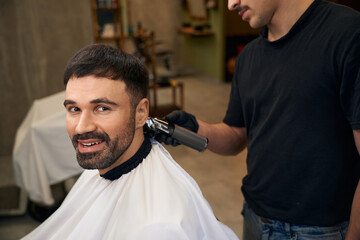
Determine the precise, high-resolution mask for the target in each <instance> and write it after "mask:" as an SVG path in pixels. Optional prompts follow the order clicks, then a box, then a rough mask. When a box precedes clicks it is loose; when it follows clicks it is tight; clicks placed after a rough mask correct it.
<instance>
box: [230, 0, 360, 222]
mask: <svg viewBox="0 0 360 240" xmlns="http://www.w3.org/2000/svg"><path fill="white" fill-rule="evenodd" d="M266 35H267V28H266V27H265V28H264V29H263V31H262V32H261V34H260V36H259V37H258V38H257V39H255V40H254V41H252V42H251V43H249V44H248V45H247V46H246V47H245V48H244V50H243V51H242V52H241V54H240V55H239V57H238V59H237V63H236V73H235V76H234V80H233V85H232V90H231V96H230V101H229V105H228V110H227V113H226V116H225V118H224V122H225V123H226V124H228V125H230V126H237V127H246V129H247V134H248V146H247V148H248V156H247V167H248V175H247V176H246V177H245V178H244V179H243V187H242V191H243V194H244V197H245V200H246V201H247V203H248V204H249V206H250V207H251V208H252V209H253V210H254V211H255V212H256V213H257V214H258V215H260V216H263V217H267V218H272V219H277V220H281V221H285V222H289V223H293V224H304V225H317V226H328V225H333V224H336V223H340V222H343V221H346V220H348V219H349V216H350V210H351V203H352V198H353V194H354V192H355V188H356V186H357V183H358V179H359V175H360V170H359V169H360V168H359V167H360V158H359V155H358V153H357V150H356V147H355V143H354V138H353V133H352V129H360V72H359V65H360V14H359V12H356V11H354V10H352V9H350V8H347V7H344V6H340V5H336V4H333V3H328V2H325V1H322V0H315V2H313V3H312V5H311V6H310V7H309V8H308V9H307V11H306V12H305V13H304V14H303V15H302V16H301V18H300V19H299V20H298V21H297V23H296V24H295V25H294V26H293V27H292V28H291V30H290V31H289V33H288V34H287V35H285V36H284V37H282V38H281V39H279V40H277V41H274V42H269V41H267V36H266Z"/></svg>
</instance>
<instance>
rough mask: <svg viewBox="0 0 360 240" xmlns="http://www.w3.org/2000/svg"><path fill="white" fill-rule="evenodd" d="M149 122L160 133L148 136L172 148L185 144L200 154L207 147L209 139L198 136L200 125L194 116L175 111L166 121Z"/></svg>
mask: <svg viewBox="0 0 360 240" xmlns="http://www.w3.org/2000/svg"><path fill="white" fill-rule="evenodd" d="M149 121H150V122H149V123H150V124H151V125H152V127H150V128H154V127H155V128H156V129H157V130H160V131H150V132H149V134H148V136H149V137H154V138H155V139H156V140H157V141H158V142H163V143H165V144H166V145H172V146H178V145H179V144H183V145H186V146H188V147H191V148H193V149H196V150H198V151H200V152H202V151H205V149H206V147H207V143H208V141H207V139H206V138H204V137H201V136H199V135H197V134H196V133H197V131H198V129H199V125H198V123H197V121H196V118H195V116H193V115H192V114H189V113H186V112H184V111H173V112H171V113H170V114H168V115H167V116H166V117H165V118H164V120H161V119H157V118H154V119H151V120H149ZM154 125H155V126H154ZM154 132H155V133H154ZM154 134H155V135H154Z"/></svg>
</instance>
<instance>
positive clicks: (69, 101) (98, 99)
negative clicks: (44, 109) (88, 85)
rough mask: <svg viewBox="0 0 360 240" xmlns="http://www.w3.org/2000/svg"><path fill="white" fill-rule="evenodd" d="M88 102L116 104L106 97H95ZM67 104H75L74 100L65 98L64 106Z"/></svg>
mask: <svg viewBox="0 0 360 240" xmlns="http://www.w3.org/2000/svg"><path fill="white" fill-rule="evenodd" d="M90 103H91V104H99V103H106V104H109V105H113V106H118V104H117V103H115V102H113V101H110V100H109V99H107V98H97V99H94V100H91V101H90ZM69 104H76V102H75V101H73V100H68V99H66V100H65V101H64V106H65V107H66V106H67V105H69Z"/></svg>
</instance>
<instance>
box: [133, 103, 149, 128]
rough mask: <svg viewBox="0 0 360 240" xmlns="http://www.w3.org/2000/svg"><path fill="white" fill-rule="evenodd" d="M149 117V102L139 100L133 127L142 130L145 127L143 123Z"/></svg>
mask: <svg viewBox="0 0 360 240" xmlns="http://www.w3.org/2000/svg"><path fill="white" fill-rule="evenodd" d="M148 116H149V100H148V99H147V98H143V99H141V100H140V102H139V104H138V105H137V107H136V113H135V120H136V123H135V126H136V128H140V127H141V128H142V127H143V126H144V125H145V122H146V120H147V118H148Z"/></svg>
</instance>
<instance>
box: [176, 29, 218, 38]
mask: <svg viewBox="0 0 360 240" xmlns="http://www.w3.org/2000/svg"><path fill="white" fill-rule="evenodd" d="M178 31H179V33H182V34H185V35H189V36H192V37H209V36H212V35H214V32H213V31H210V30H201V31H200V30H195V29H194V28H193V27H181V28H179V30H178Z"/></svg>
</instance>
